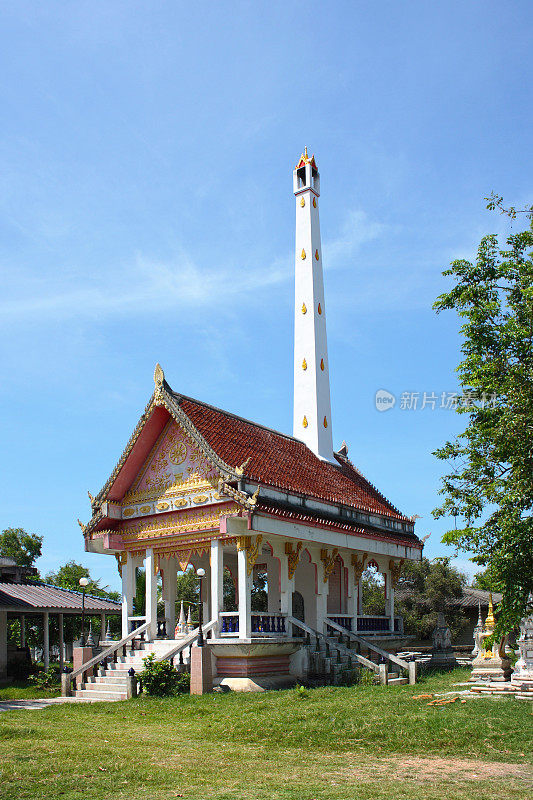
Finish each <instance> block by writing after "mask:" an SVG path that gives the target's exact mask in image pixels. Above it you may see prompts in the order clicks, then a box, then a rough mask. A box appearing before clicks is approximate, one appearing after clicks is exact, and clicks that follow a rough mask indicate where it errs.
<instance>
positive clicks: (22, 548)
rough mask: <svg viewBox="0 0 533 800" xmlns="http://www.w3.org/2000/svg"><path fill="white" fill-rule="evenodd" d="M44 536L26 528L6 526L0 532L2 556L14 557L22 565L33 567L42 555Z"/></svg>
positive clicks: (0, 553)
mask: <svg viewBox="0 0 533 800" xmlns="http://www.w3.org/2000/svg"><path fill="white" fill-rule="evenodd" d="M42 544H43V537H42V536H38V535H37V534H36V533H27V532H26V531H25V530H24V528H6V529H5V530H3V531H2V532H1V533H0V556H2V557H3V558H12V559H13V561H15V562H16V563H17V564H19V565H20V566H21V567H33V566H34V564H35V562H36V560H37V559H38V558H39V556H40V555H41V552H42V550H41V548H42Z"/></svg>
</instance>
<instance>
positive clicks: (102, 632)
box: [100, 614, 105, 642]
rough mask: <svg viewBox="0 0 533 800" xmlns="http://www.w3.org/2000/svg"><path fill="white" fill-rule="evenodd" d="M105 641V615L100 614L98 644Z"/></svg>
mask: <svg viewBox="0 0 533 800" xmlns="http://www.w3.org/2000/svg"><path fill="white" fill-rule="evenodd" d="M104 639H105V614H100V642H102V641H103V640H104Z"/></svg>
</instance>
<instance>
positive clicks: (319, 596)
mask: <svg viewBox="0 0 533 800" xmlns="http://www.w3.org/2000/svg"><path fill="white" fill-rule="evenodd" d="M316 569H317V587H316V629H317V631H318V632H319V633H325V625H324V623H325V621H326V618H327V616H328V594H329V582H328V580H327V579H326V580H324V574H325V572H324V571H325V566H324V563H323V561H322V560H321V559H319V560H318V562H317V567H316Z"/></svg>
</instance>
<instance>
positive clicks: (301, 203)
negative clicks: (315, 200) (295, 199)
mask: <svg viewBox="0 0 533 800" xmlns="http://www.w3.org/2000/svg"><path fill="white" fill-rule="evenodd" d="M300 205H301V207H302V208H303V207H304V206H305V198H304V197H300Z"/></svg>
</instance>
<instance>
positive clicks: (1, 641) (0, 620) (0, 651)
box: [0, 608, 7, 678]
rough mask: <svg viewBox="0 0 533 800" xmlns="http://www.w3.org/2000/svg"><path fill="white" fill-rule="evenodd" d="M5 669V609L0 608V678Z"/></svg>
mask: <svg viewBox="0 0 533 800" xmlns="http://www.w3.org/2000/svg"><path fill="white" fill-rule="evenodd" d="M6 671H7V611H6V609H4V608H0V678H3V677H4V676H5V674H6Z"/></svg>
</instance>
